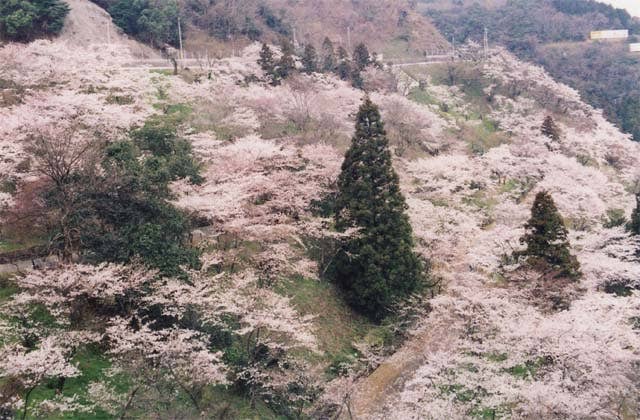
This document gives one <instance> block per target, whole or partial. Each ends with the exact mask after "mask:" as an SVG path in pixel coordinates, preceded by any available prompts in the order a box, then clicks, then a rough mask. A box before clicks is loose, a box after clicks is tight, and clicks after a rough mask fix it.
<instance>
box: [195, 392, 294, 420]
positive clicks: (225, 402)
mask: <svg viewBox="0 0 640 420" xmlns="http://www.w3.org/2000/svg"><path fill="white" fill-rule="evenodd" d="M203 405H204V406H207V407H217V409H215V412H213V413H208V414H209V415H211V417H207V418H217V419H243V420H263V419H264V420H275V419H285V418H286V417H283V416H278V415H277V414H275V413H274V412H273V411H272V410H271V409H270V408H269V407H268V406H267V405H266V404H265V403H264V401H262V400H260V399H257V400H256V402H255V407H253V408H252V407H251V404H250V401H249V399H248V398H246V397H244V396H242V395H238V394H237V393H235V392H233V390H231V389H229V388H226V387H223V386H216V387H211V388H208V389H207V390H205V393H204V395H203Z"/></svg>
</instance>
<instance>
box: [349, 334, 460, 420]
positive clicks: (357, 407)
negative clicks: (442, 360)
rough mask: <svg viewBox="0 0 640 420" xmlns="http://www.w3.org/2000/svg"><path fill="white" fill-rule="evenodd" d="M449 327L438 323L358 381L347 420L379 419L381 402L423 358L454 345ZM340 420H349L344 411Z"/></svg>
mask: <svg viewBox="0 0 640 420" xmlns="http://www.w3.org/2000/svg"><path fill="white" fill-rule="evenodd" d="M451 328H452V326H451V325H445V324H443V323H440V324H438V325H434V326H430V328H427V329H426V330H425V331H424V332H422V333H421V334H419V335H417V336H416V337H414V338H412V339H411V340H409V341H408V342H407V343H406V344H405V345H404V346H403V347H402V348H401V349H400V350H398V351H397V352H396V353H394V354H393V355H392V356H391V357H390V358H389V359H387V360H386V361H385V362H384V363H382V364H381V365H380V366H379V367H378V368H377V369H376V370H375V371H374V372H373V373H372V374H371V375H369V376H368V377H366V378H364V379H363V380H362V381H360V382H359V383H358V384H357V386H356V390H355V392H354V393H353V394H352V395H351V398H350V401H351V406H350V409H351V416H352V417H351V418H352V419H356V420H360V419H362V420H364V419H371V418H376V416H377V415H380V413H381V412H382V409H383V407H384V406H385V402H387V401H389V400H390V399H391V397H393V396H394V395H395V394H396V393H397V392H399V391H400V390H402V388H403V385H404V382H405V381H406V380H407V379H409V378H410V377H411V375H410V374H409V373H410V372H413V371H415V370H416V369H417V368H419V367H420V366H422V365H423V364H424V360H425V356H426V355H427V354H429V353H431V352H434V351H438V350H440V349H446V348H449V347H451V346H452V345H454V343H453V340H454V334H451ZM342 418H343V419H345V420H346V419H349V414H348V412H347V410H345V411H344V415H343V416H342Z"/></svg>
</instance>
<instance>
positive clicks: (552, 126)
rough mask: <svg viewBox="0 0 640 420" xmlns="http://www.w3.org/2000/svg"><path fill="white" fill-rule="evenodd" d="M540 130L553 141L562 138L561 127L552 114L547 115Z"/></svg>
mask: <svg viewBox="0 0 640 420" xmlns="http://www.w3.org/2000/svg"><path fill="white" fill-rule="evenodd" d="M540 131H542V134H543V135H545V136H547V137H549V138H550V139H551V140H553V141H559V140H560V127H558V126H557V125H556V123H555V121H553V118H551V116H550V115H547V117H546V118H545V119H544V121H543V122H542V127H541V128H540Z"/></svg>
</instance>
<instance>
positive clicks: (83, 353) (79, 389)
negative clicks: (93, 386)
mask: <svg viewBox="0 0 640 420" xmlns="http://www.w3.org/2000/svg"><path fill="white" fill-rule="evenodd" d="M72 362H73V363H74V364H75V365H76V366H77V367H78V369H79V370H80V371H81V375H80V376H78V377H75V378H68V379H66V380H65V382H64V386H63V387H62V390H61V392H60V394H61V395H62V396H63V397H72V396H74V395H77V396H78V401H79V402H80V403H88V399H87V389H88V386H89V383H91V382H96V381H106V382H109V383H110V384H111V385H113V386H114V388H115V389H116V390H118V391H121V392H124V391H126V390H127V388H128V384H127V382H126V379H124V378H123V377H118V376H116V377H114V378H106V377H105V374H104V373H105V370H106V369H108V368H110V367H111V362H110V361H109V360H108V359H107V357H106V356H105V355H104V354H103V353H102V352H101V351H100V349H99V348H97V347H96V346H87V347H84V348H82V349H81V350H79V351H78V353H77V354H76V355H75V357H74V358H73V360H72ZM56 395H57V389H56V383H55V381H53V380H52V381H49V382H45V383H43V384H42V385H40V386H38V387H37V388H36V389H35V390H34V391H33V393H32V394H31V397H30V403H29V410H30V414H31V415H28V416H27V418H33V419H35V418H38V417H35V416H33V414H34V413H33V409H34V408H35V407H37V406H38V404H39V403H40V402H42V401H45V400H49V399H53V398H54V397H55V396H56ZM47 418H48V419H56V420H58V419H60V420H62V419H64V420H72V419H86V420H89V419H91V420H102V419H111V418H113V417H112V416H111V415H109V414H108V413H106V412H104V411H103V410H100V409H96V410H95V412H93V413H76V412H65V413H50V414H47Z"/></svg>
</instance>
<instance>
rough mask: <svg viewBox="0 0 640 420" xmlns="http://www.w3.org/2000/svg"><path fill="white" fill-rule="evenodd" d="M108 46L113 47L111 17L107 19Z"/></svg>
mask: <svg viewBox="0 0 640 420" xmlns="http://www.w3.org/2000/svg"><path fill="white" fill-rule="evenodd" d="M107 44H109V45H111V17H109V18H108V19H107Z"/></svg>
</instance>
